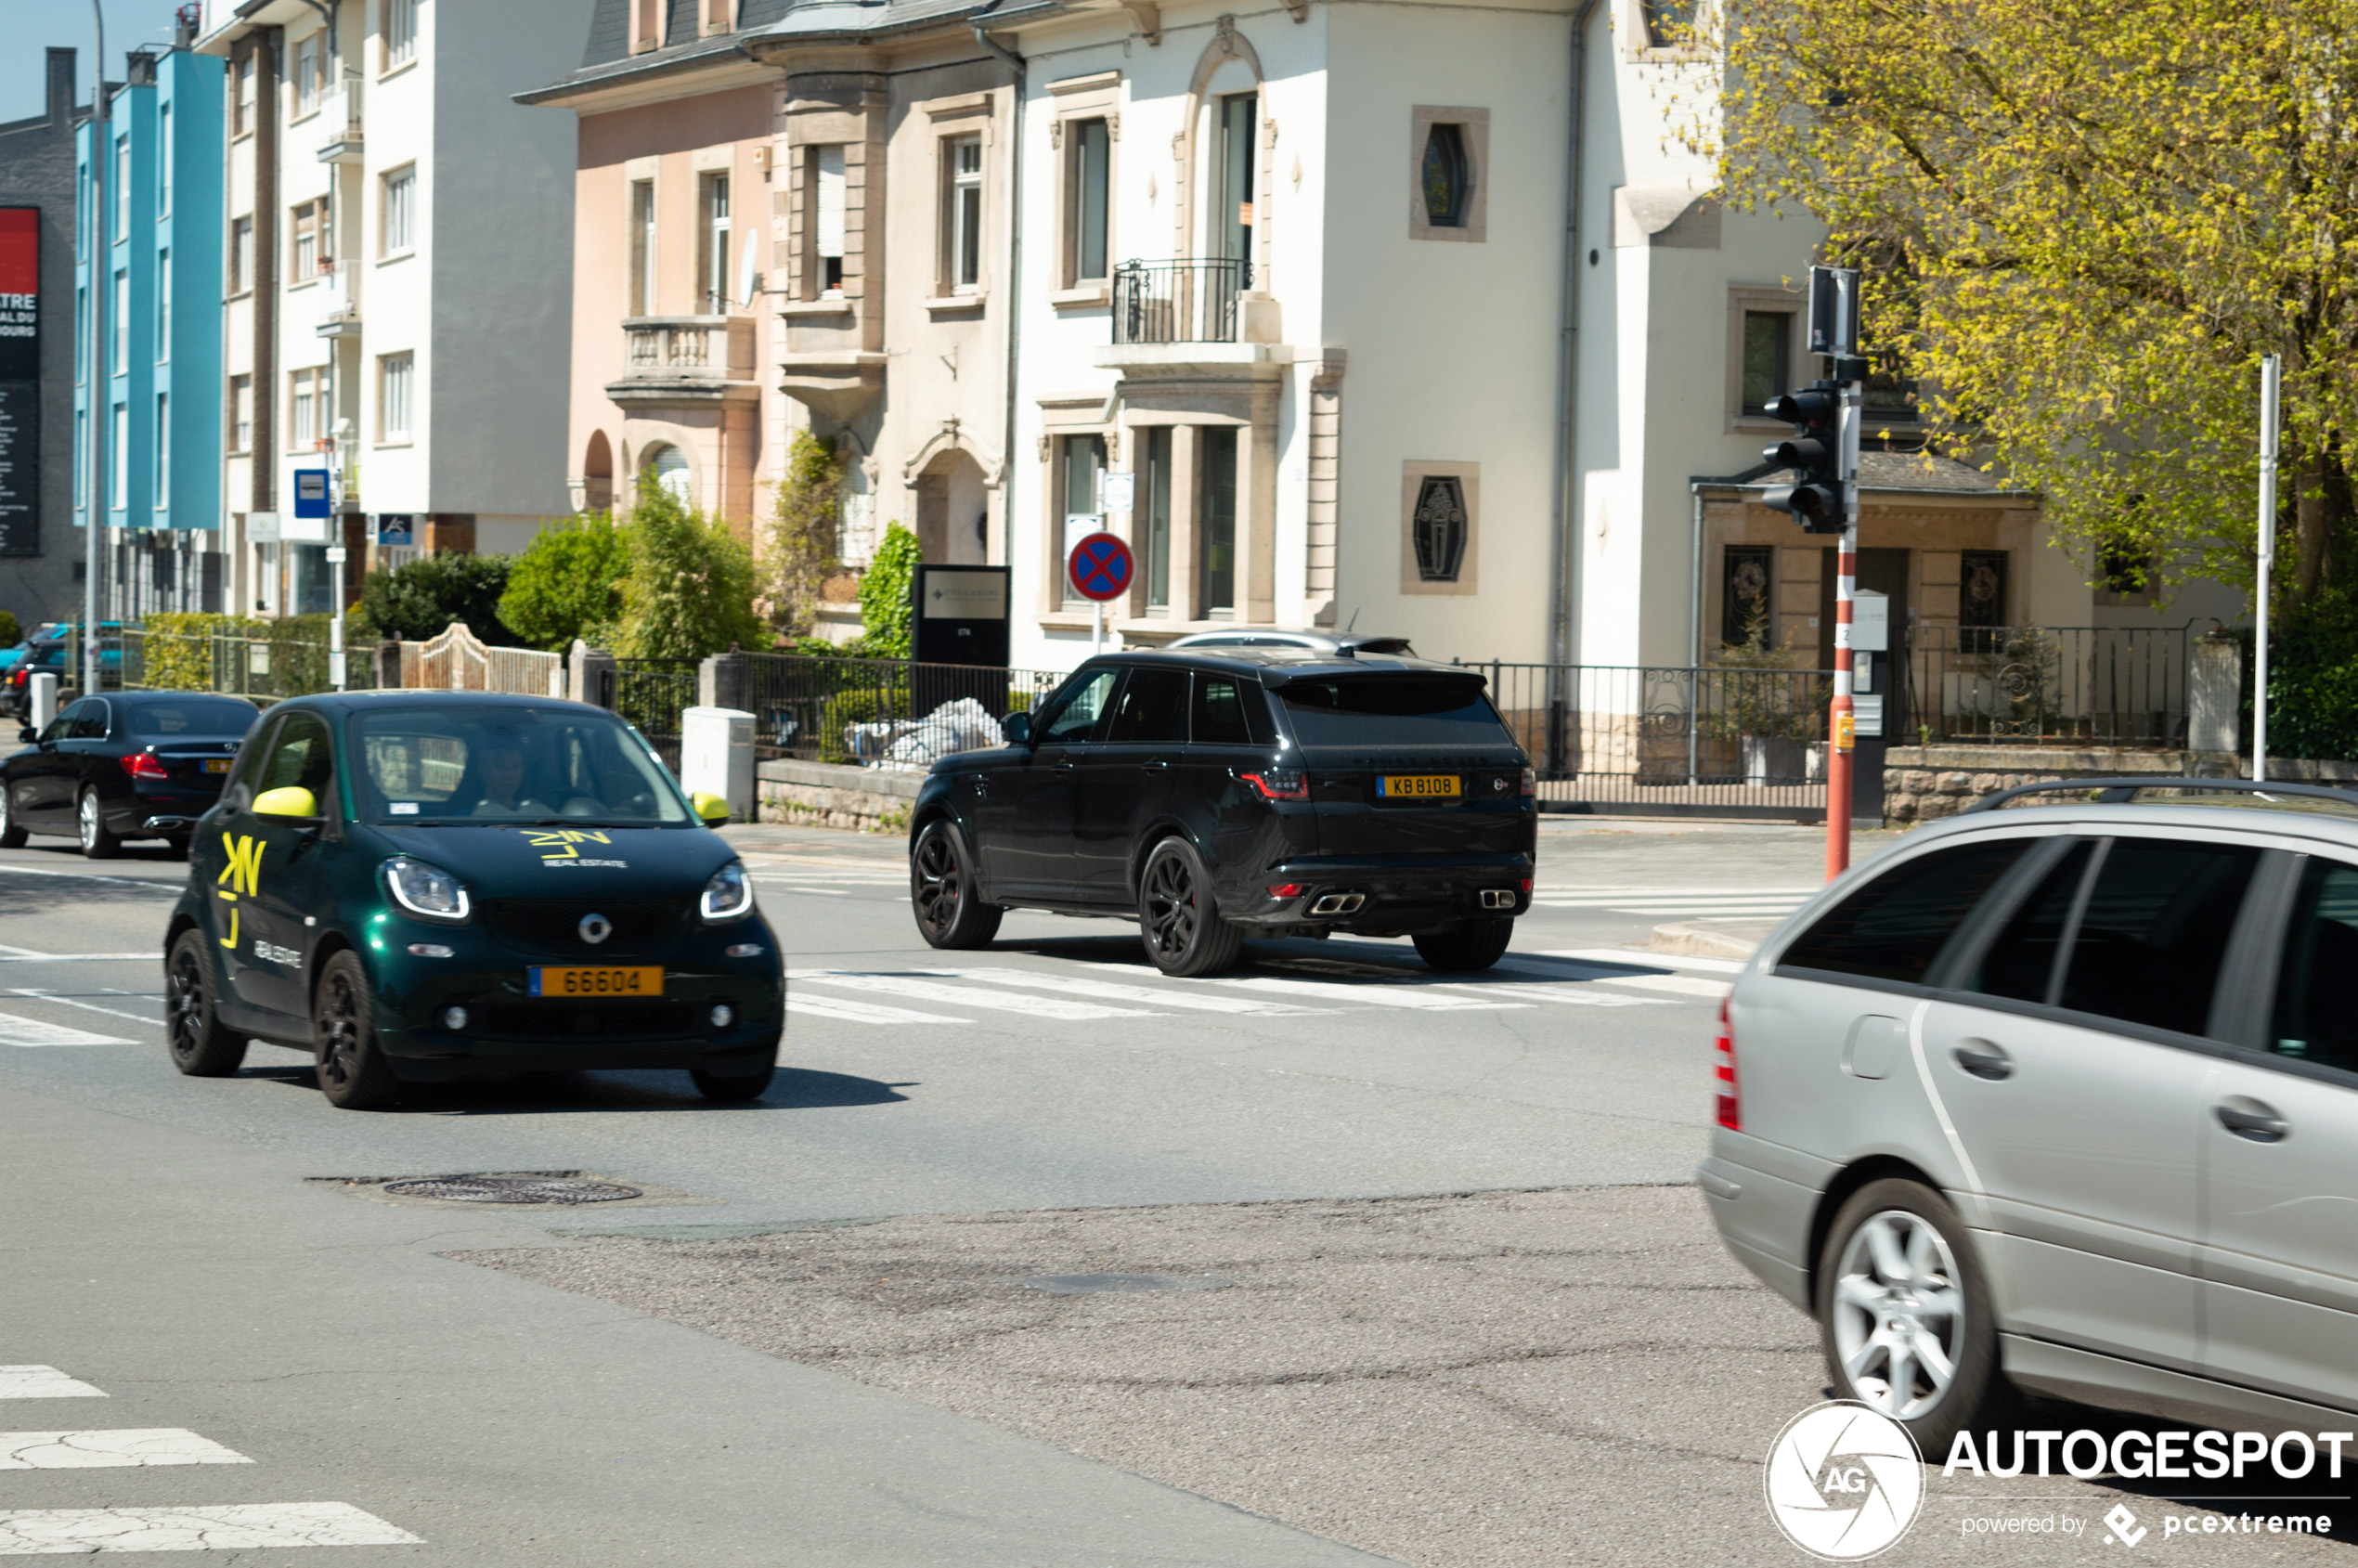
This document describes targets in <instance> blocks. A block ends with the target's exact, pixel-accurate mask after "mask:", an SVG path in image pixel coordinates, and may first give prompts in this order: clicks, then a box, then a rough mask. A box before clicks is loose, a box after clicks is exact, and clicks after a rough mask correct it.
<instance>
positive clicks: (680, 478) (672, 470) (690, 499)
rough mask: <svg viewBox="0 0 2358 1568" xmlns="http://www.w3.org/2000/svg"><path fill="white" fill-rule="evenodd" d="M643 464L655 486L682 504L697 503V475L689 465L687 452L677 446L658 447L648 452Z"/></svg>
mask: <svg viewBox="0 0 2358 1568" xmlns="http://www.w3.org/2000/svg"><path fill="white" fill-rule="evenodd" d="M641 466H642V467H643V469H644V471H645V473H646V475H647V477H648V478H649V479H652V480H653V481H654V484H655V486H656V487H657V488H658V489H660V490H663V491H664V492H665V493H667V494H668V495H670V496H671V497H673V498H674V499H677V500H678V501H679V502H680V505H681V506H691V507H692V506H693V505H695V504H696V475H695V471H694V469H693V468H691V467H690V466H689V463H688V454H687V453H685V452H683V451H681V450H680V448H679V447H672V446H662V447H655V448H654V450H653V451H651V452H649V453H648V454H647V456H646V460H645V461H644V463H643V464H642V465H641Z"/></svg>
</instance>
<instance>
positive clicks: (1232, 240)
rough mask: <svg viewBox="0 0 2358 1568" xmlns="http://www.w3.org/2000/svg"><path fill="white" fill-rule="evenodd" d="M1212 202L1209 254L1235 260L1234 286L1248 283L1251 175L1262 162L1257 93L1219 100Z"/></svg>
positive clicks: (1248, 284) (1249, 268)
mask: <svg viewBox="0 0 2358 1568" xmlns="http://www.w3.org/2000/svg"><path fill="white" fill-rule="evenodd" d="M1219 113H1220V126H1219V131H1220V134H1219V136H1218V137H1217V138H1216V153H1215V156H1216V159H1217V162H1215V163H1214V165H1213V174H1214V176H1215V177H1214V184H1213V187H1212V190H1213V195H1212V201H1211V253H1212V254H1213V255H1215V256H1224V257H1225V258H1227V259H1228V260H1230V261H1233V262H1236V263H1237V264H1239V266H1240V268H1241V272H1242V276H1241V277H1239V278H1238V279H1237V287H1239V288H1250V287H1251V286H1252V229H1253V221H1254V214H1253V176H1254V174H1255V173H1256V166H1257V165H1258V163H1259V162H1260V160H1259V158H1257V157H1256V156H1255V149H1256V146H1257V143H1258V140H1259V138H1257V137H1256V136H1254V135H1253V127H1254V126H1255V125H1257V124H1258V123H1260V120H1261V95H1260V94H1258V93H1231V94H1229V95H1228V96H1227V97H1224V98H1222V99H1221V100H1220V110H1219Z"/></svg>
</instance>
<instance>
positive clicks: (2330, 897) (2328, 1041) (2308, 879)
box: [2268, 859, 2358, 1072]
mask: <svg viewBox="0 0 2358 1568" xmlns="http://www.w3.org/2000/svg"><path fill="white" fill-rule="evenodd" d="M2268 1048H2269V1049H2270V1050H2271V1051H2274V1053H2275V1054H2276V1055H2277V1056H2289V1057H2292V1058H2294V1059H2296V1060H2300V1061H2305V1062H2316V1063H2318V1064H2320V1065H2321V1066H2325V1067H2332V1068H2339V1069H2341V1070H2342V1071H2344V1072H2358V867H2353V866H2348V865H2343V864H2340V863H2339V862H2334V861H2323V860H2314V859H2313V860H2311V861H2310V862H2309V863H2308V864H2307V865H2306V866H2304V867H2302V868H2301V873H2300V890H2299V891H2298V892H2297V893H2295V894H2294V896H2293V908H2292V920H2291V922H2290V924H2288V925H2287V927H2286V928H2285V946H2284V953H2283V956H2282V958H2281V959H2280V961H2279V963H2278V965H2277V969H2276V1005H2275V1013H2274V1022H2273V1023H2272V1024H2271V1026H2270V1028H2269V1038H2268Z"/></svg>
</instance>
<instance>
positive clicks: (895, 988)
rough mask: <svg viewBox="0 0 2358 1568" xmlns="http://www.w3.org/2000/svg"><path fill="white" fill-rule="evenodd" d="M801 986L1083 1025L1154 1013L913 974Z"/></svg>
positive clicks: (820, 979) (829, 978)
mask: <svg viewBox="0 0 2358 1568" xmlns="http://www.w3.org/2000/svg"><path fill="white" fill-rule="evenodd" d="M793 983H794V984H797V985H806V986H808V985H823V986H830V987H834V986H842V987H845V988H847V989H849V990H851V991H883V992H884V993H885V994H887V995H888V996H908V997H913V998H915V999H916V1000H917V1001H920V1002H941V1003H947V1004H950V1005H951V1006H953V1007H989V1008H992V1009H995V1010H997V1011H1000V1012H1007V1013H1027V1014H1030V1016H1031V1017H1035V1018H1061V1019H1065V1020H1068V1021H1070V1022H1076V1023H1077V1022H1081V1021H1083V1020H1086V1019H1091V1018H1147V1017H1154V1015H1153V1014H1151V1013H1144V1012H1140V1011H1139V1010H1138V1009H1136V1008H1134V1007H1101V1006H1098V1005H1096V1004H1094V1003H1088V1002H1059V1001H1057V1000H1056V998H1054V997H1050V996H993V995H991V993H990V992H989V991H975V990H972V989H970V988H967V987H964V986H954V985H945V984H943V983H942V982H941V981H939V980H927V979H919V978H916V977H914V976H911V975H872V974H849V973H846V972H844V971H842V970H836V969H823V970H820V971H818V972H817V973H814V974H810V975H797V976H796V977H794V981H793Z"/></svg>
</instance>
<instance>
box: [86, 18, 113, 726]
mask: <svg viewBox="0 0 2358 1568" xmlns="http://www.w3.org/2000/svg"><path fill="white" fill-rule="evenodd" d="M90 15H91V18H92V19H93V20H94V21H95V22H96V23H97V30H98V62H97V82H96V83H95V84H93V85H92V87H91V89H90V227H89V236H90V241H89V243H90V250H89V266H88V267H87V268H86V269H85V275H86V278H87V284H86V287H87V289H88V291H89V309H88V312H87V315H88V318H89V323H90V370H89V384H88V386H87V387H86V388H85V389H84V394H83V399H82V402H83V409H84V412H83V416H82V418H83V428H84V432H85V433H86V436H87V443H88V446H89V448H90V452H89V458H90V473H89V475H88V478H87V480H86V481H85V483H86V485H87V490H86V493H85V495H84V506H83V509H82V690H83V692H84V694H87V693H93V692H97V691H99V690H101V689H102V685H103V682H102V679H101V678H102V674H103V670H104V660H105V656H106V655H105V654H104V653H103V652H102V651H101V649H100V647H99V638H98V564H99V563H100V562H101V561H102V560H103V559H105V557H104V556H103V554H102V553H101V552H100V551H99V549H98V519H99V517H100V516H101V515H103V513H104V510H105V508H104V501H103V498H104V495H105V486H106V478H107V462H106V439H105V436H104V435H103V434H101V433H102V432H103V431H104V430H105V429H106V421H104V420H103V419H101V418H100V417H99V415H100V413H101V412H102V411H103V410H104V409H105V408H106V406H107V400H106V396H105V386H104V381H103V378H104V377H105V374H106V369H107V359H106V342H107V332H106V323H107V291H106V290H105V289H104V288H102V287H101V286H100V285H101V283H102V282H103V281H104V280H105V279H106V277H107V265H106V264H107V254H106V253H107V157H108V154H109V152H110V150H111V149H110V148H109V147H108V145H107V110H108V108H109V105H108V103H107V17H106V12H105V11H104V10H103V9H101V8H100V6H99V0H90Z"/></svg>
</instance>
